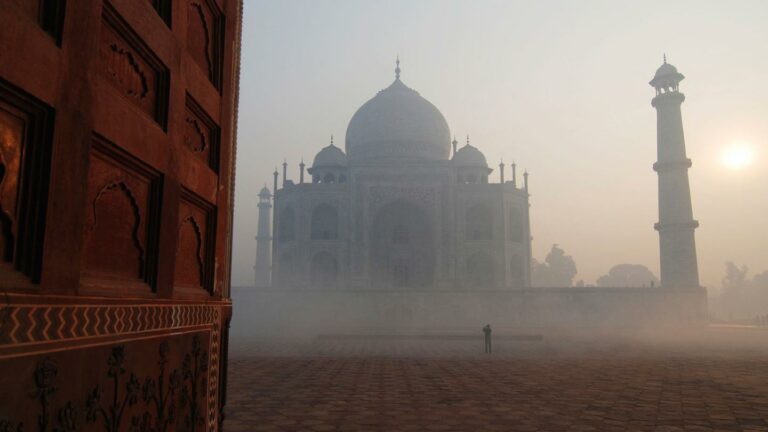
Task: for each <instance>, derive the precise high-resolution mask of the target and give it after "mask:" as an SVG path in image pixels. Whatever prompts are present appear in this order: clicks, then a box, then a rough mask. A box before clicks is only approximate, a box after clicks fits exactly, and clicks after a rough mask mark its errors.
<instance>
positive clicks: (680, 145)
mask: <svg viewBox="0 0 768 432" xmlns="http://www.w3.org/2000/svg"><path fill="white" fill-rule="evenodd" d="M684 78H685V77H684V76H683V75H682V74H681V73H679V72H678V71H677V69H676V68H675V67H674V66H672V65H671V64H669V63H667V59H666V56H665V57H664V64H663V65H661V67H659V69H658V70H657V71H656V75H655V76H654V77H653V79H652V80H651V82H650V85H651V86H653V87H654V88H655V89H656V97H654V98H653V100H652V102H651V105H653V107H654V108H656V128H657V135H656V139H657V154H658V157H657V162H656V163H655V164H653V169H654V171H656V172H657V173H658V176H659V222H658V223H657V224H656V225H655V226H654V228H655V229H656V230H657V231H658V232H659V247H660V257H661V286H662V287H665V288H697V287H699V271H698V264H697V261H696V241H695V238H694V230H695V229H696V228H697V227H698V226H699V223H698V222H697V221H696V220H694V219H693V210H692V208H691V188H690V186H689V184H688V169H689V168H690V167H691V160H690V159H688V157H687V156H686V153H685V136H684V134H683V119H682V115H681V112H680V105H681V104H682V103H683V101H684V100H685V95H683V94H682V93H680V88H679V85H680V81H682V80H683V79H684Z"/></svg>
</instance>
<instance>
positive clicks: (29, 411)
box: [0, 325, 219, 432]
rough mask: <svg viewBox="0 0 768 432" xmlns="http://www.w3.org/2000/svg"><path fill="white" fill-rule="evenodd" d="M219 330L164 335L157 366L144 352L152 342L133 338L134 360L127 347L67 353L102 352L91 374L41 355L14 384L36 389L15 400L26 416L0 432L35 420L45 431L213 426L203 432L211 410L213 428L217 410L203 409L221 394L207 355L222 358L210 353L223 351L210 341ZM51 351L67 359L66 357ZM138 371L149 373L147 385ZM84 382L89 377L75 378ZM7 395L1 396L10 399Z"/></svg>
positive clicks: (141, 431) (18, 431)
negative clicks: (66, 371) (67, 369)
mask: <svg viewBox="0 0 768 432" xmlns="http://www.w3.org/2000/svg"><path fill="white" fill-rule="evenodd" d="M218 329H219V326H218V325H217V326H216V327H214V328H213V329H212V330H213V332H212V333H210V336H206V337H205V338H204V339H203V338H201V335H204V333H200V332H196V333H192V334H189V333H187V334H184V335H177V336H174V337H171V338H166V339H165V340H163V341H162V342H160V344H159V347H158V349H157V351H156V353H157V354H156V355H157V356H158V360H157V362H156V363H154V364H155V365H156V366H153V363H151V362H148V361H146V360H145V359H146V358H148V355H152V353H151V352H147V349H148V348H149V349H151V348H150V347H149V346H146V347H145V346H142V345H132V344H130V343H129V344H128V346H131V347H132V349H133V350H134V351H136V352H134V354H133V356H131V357H129V348H128V346H127V345H114V346H112V347H111V348H110V347H103V348H93V349H89V350H88V351H89V352H88V354H83V353H81V354H75V353H72V354H64V356H65V357H66V356H67V355H69V356H70V357H71V356H72V355H74V356H77V357H79V358H80V359H82V357H84V356H87V357H93V356H94V355H96V356H101V355H104V356H105V357H102V358H105V360H106V361H105V362H104V363H101V362H94V363H93V373H89V372H85V373H82V374H71V375H62V374H60V373H59V369H60V368H59V366H58V365H57V361H54V360H53V359H52V358H51V357H50V356H45V357H42V358H41V359H39V360H38V362H37V366H36V367H35V369H34V371H33V372H32V374H31V375H27V376H20V377H18V378H16V379H14V380H11V381H13V382H14V383H15V384H10V385H11V386H13V387H16V388H18V387H19V386H21V387H24V386H31V387H33V390H32V391H29V392H27V393H26V394H27V395H28V396H27V397H28V398H29V399H31V400H34V401H35V402H34V403H29V402H27V401H28V400H29V399H27V401H25V400H24V399H21V400H19V399H18V398H17V399H16V401H17V402H16V403H18V404H19V405H21V406H23V407H24V409H23V410H21V411H18V410H17V411H15V413H16V415H17V416H18V417H20V420H22V419H23V420H24V421H18V422H17V421H11V420H6V419H3V420H0V432H22V431H24V430H26V428H25V423H27V424H29V423H36V426H37V427H35V428H31V430H37V431H40V432H49V431H50V432H73V431H81V430H90V431H95V430H98V431H104V432H119V431H124V430H130V431H134V432H167V431H169V430H185V431H199V430H215V427H214V428H211V429H205V419H206V417H208V416H211V415H213V417H211V418H210V420H209V425H216V424H217V419H216V416H217V415H218V414H217V412H216V410H215V409H208V410H206V408H210V407H208V406H209V405H210V404H211V403H212V402H215V400H216V399H214V398H211V397H210V395H214V397H215V396H218V391H219V389H218V384H219V383H218V375H214V374H209V372H211V371H213V372H216V368H213V367H210V366H211V365H210V363H209V357H210V358H214V355H215V356H216V357H215V358H218V353H215V352H213V351H212V350H218V345H217V344H214V343H212V338H215V337H218ZM169 342H170V343H169ZM171 343H172V344H173V348H172V347H171ZM185 352H186V353H185ZM52 356H53V357H55V358H56V359H58V361H61V362H62V363H67V359H66V358H62V357H61V356H58V355H57V354H53V355H52ZM97 358H98V357H97ZM69 360H70V361H71V360H72V359H69ZM21 361H24V360H21ZM27 361H28V360H27ZM100 363H101V364H103V365H104V366H105V367H104V366H101V365H100ZM21 369H23V368H21ZM99 371H100V372H99ZM140 375H144V376H145V378H144V381H143V382H144V384H143V385H142V384H141V380H140V379H139V376H140ZM155 377H156V378H155ZM80 379H85V382H82V383H81V382H76V381H77V380H80ZM94 382H95V384H93V383H94ZM13 389H14V388H6V390H13ZM22 394H23V393H22ZM6 395H8V393H6ZM6 395H3V396H4V398H8V397H9V396H6ZM3 396H0V399H3ZM4 402H5V403H8V402H9V401H8V400H5V401H4ZM214 406H215V405H214Z"/></svg>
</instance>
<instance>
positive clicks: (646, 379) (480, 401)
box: [225, 340, 768, 431]
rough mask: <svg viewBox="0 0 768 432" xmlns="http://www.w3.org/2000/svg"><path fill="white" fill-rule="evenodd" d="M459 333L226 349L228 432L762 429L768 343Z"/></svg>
mask: <svg viewBox="0 0 768 432" xmlns="http://www.w3.org/2000/svg"><path fill="white" fill-rule="evenodd" d="M479 342H480V343H477V342H474V341H466V340H455V341H440V340H405V341H388V340H373V341H366V340H311V341H305V342H304V343H296V344H270V343H266V342H253V343H249V344H240V345H239V346H236V347H235V349H233V352H232V356H231V362H230V366H229V387H228V407H227V420H226V422H225V430H227V431H262V430H263V431H294V430H306V431H335V430H338V431H401V430H402V431H406V430H412V431H486V430H487V431H726V430H727V431H732V430H738V431H768V350H766V349H762V348H760V347H757V348H754V347H753V348H743V347H740V348H738V349H727V350H726V349H723V348H711V347H704V346H697V347H695V348H691V347H687V348H683V347H680V346H675V345H674V344H669V345H666V346H664V347H658V346H655V347H650V346H648V345H643V344H637V343H618V342H612V343H598V342H592V343H587V342H580V343H576V342H562V341H561V342H548V341H546V340H545V341H541V342H520V341H499V343H497V346H496V347H494V348H495V349H496V352H495V353H494V354H493V355H490V356H489V355H484V354H483V353H482V341H479Z"/></svg>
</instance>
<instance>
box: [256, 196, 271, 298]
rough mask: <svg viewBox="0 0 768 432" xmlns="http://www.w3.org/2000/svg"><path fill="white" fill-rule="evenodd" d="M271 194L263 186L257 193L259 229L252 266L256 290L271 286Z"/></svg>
mask: <svg viewBox="0 0 768 432" xmlns="http://www.w3.org/2000/svg"><path fill="white" fill-rule="evenodd" d="M271 218H272V194H270V193H269V189H267V187H266V186H264V187H263V188H262V189H261V192H259V228H258V231H257V234H256V264H255V265H254V266H253V273H254V283H255V286H256V287H258V288H268V287H269V286H270V285H271V273H272V271H271V266H272V234H271V232H270V229H271V226H272V224H271V221H270V219H271Z"/></svg>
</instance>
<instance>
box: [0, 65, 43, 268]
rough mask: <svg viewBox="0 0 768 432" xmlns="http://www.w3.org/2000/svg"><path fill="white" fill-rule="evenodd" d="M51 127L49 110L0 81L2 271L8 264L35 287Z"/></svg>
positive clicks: (40, 247)
mask: <svg viewBox="0 0 768 432" xmlns="http://www.w3.org/2000/svg"><path fill="white" fill-rule="evenodd" d="M52 124H53V110H52V109H51V108H50V107H48V106H47V105H45V104H43V103H42V102H40V101H38V100H37V99H35V98H34V97H32V96H30V95H28V94H26V93H25V92H23V91H21V90H19V89H18V88H16V87H15V86H13V85H11V84H10V83H7V82H6V81H4V80H2V79H0V271H2V268H1V267H2V266H3V264H5V263H7V264H10V265H9V267H10V268H12V269H13V270H16V271H19V272H21V273H22V274H25V275H26V276H29V277H30V279H31V280H32V281H33V282H37V280H38V278H39V275H40V267H41V255H42V246H43V233H44V231H45V227H44V223H45V209H46V206H47V195H48V178H49V172H50V171H49V167H50V157H51V153H50V151H51V150H50V146H51V127H52ZM1 278H2V273H0V279H1Z"/></svg>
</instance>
